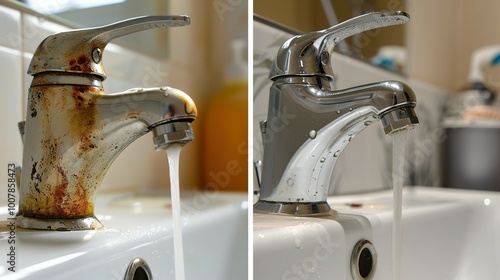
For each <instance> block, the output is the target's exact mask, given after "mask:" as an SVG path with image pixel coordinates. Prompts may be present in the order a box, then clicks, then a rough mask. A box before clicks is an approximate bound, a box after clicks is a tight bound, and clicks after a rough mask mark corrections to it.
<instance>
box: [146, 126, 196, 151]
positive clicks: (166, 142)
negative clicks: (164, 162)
mask: <svg viewBox="0 0 500 280" xmlns="http://www.w3.org/2000/svg"><path fill="white" fill-rule="evenodd" d="M190 121H192V120H190ZM152 131H153V143H154V144H155V149H156V150H157V151H158V150H166V149H168V147H170V146H172V145H175V144H178V145H186V144H187V143H189V142H191V141H193V139H194V132H193V129H192V128H191V123H190V122H189V121H178V122H172V123H165V124H161V125H157V126H155V127H153V129H152Z"/></svg>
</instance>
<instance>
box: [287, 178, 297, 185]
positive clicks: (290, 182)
mask: <svg viewBox="0 0 500 280" xmlns="http://www.w3.org/2000/svg"><path fill="white" fill-rule="evenodd" d="M294 183H295V181H294V180H293V179H292V178H288V180H286V184H287V185H289V186H290V187H291V186H293V184H294Z"/></svg>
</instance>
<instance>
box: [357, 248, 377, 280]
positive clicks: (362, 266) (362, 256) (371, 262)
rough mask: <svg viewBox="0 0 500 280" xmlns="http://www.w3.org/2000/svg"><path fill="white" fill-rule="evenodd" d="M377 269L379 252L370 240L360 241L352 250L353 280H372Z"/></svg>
mask: <svg viewBox="0 0 500 280" xmlns="http://www.w3.org/2000/svg"><path fill="white" fill-rule="evenodd" d="M376 267H377V252H376V251H375V247H374V246H373V244H372V243H371V242H370V241H368V240H360V241H359V242H358V243H357V244H356V245H355V246H354V249H353V250H352V255H351V274H352V279H353V280H371V279H373V277H374V276H375V269H376Z"/></svg>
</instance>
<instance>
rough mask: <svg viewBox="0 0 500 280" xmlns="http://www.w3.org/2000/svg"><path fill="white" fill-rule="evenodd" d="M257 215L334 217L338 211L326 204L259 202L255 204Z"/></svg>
mask: <svg viewBox="0 0 500 280" xmlns="http://www.w3.org/2000/svg"><path fill="white" fill-rule="evenodd" d="M255 206H256V207H255V209H254V212H255V213H271V214H285V215H295V216H332V215H335V214H336V213H337V211H335V210H332V209H331V208H330V205H328V203H326V202H318V203H301V202H273V201H263V200H259V201H258V202H257V203H256V204H255Z"/></svg>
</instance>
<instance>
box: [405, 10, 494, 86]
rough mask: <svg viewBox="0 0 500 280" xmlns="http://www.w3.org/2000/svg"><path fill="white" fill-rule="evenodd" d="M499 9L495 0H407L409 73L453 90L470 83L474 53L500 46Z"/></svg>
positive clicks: (492, 84)
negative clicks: (468, 79) (408, 15)
mask: <svg viewBox="0 0 500 280" xmlns="http://www.w3.org/2000/svg"><path fill="white" fill-rule="evenodd" d="M499 9H500V1H496V0H478V1H468V0H440V1H433V0H419V1H408V12H409V13H410V16H411V20H410V23H409V24H408V33H407V45H408V50H409V57H410V63H409V71H408V73H409V75H410V76H412V77H415V78H418V79H421V80H424V81H428V82H431V83H433V84H436V85H439V86H442V87H444V88H447V89H450V90H452V91H459V90H460V89H462V88H463V87H465V86H467V75H468V72H469V65H470V56H471V54H472V52H473V51H474V50H475V49H477V48H479V47H482V46H486V45H490V44H499V45H500V16H498V11H499ZM498 80H500V79H498ZM490 85H491V86H494V87H497V88H498V86H497V85H496V83H494V82H493V83H490Z"/></svg>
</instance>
